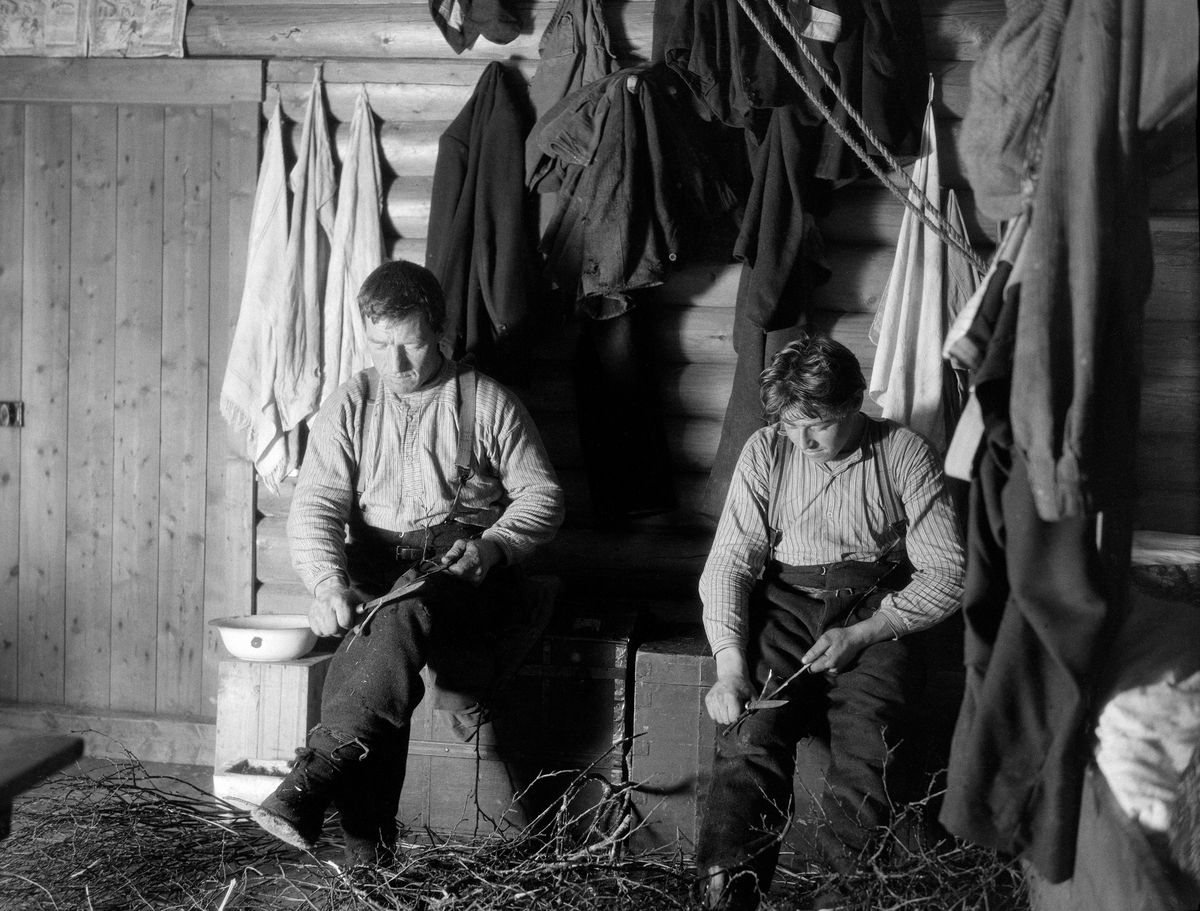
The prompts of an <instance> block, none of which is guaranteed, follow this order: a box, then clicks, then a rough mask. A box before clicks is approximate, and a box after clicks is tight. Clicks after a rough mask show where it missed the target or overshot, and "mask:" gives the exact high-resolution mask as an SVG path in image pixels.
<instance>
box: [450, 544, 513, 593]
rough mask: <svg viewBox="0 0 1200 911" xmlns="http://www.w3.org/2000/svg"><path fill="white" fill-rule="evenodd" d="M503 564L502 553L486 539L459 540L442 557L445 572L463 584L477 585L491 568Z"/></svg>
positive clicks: (497, 546)
mask: <svg viewBox="0 0 1200 911" xmlns="http://www.w3.org/2000/svg"><path fill="white" fill-rule="evenodd" d="M503 562H504V551H502V550H501V549H500V545H499V544H497V543H496V542H495V541H489V540H487V539H486V538H474V539H472V540H467V539H466V538H459V539H458V540H457V541H455V542H454V543H453V544H452V545H450V549H449V550H448V551H446V553H445V555H444V556H443V557H442V565H443V566H445V567H447V569H446V572H448V573H449V574H450V575H452V576H458V577H459V578H460V579H462V580H463V581H464V582H470V583H471V584H472V585H478V584H479V583H480V582H482V581H483V578H484V576H486V575H487V574H488V570H490V569H491V568H492V567H493V566H496V565H497V564H499V563H503Z"/></svg>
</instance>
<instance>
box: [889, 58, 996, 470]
mask: <svg viewBox="0 0 1200 911" xmlns="http://www.w3.org/2000/svg"><path fill="white" fill-rule="evenodd" d="M933 88H934V83H933V78H932V77H930V80H929V104H928V105H927V107H926V109H925V123H924V127H923V129H922V135H921V154H920V156H919V157H918V158H917V161H916V163H915V164H914V165H913V175H912V176H913V183H914V184H915V185H916V187H917V188H919V189H920V190H921V191H922V192H924V194H925V198H926V200H927V201H928V208H927V209H926V211H927V212H928V213H929V214H930V216H931V217H934V218H936V216H937V214H938V213H940V212H941V211H942V209H941V178H940V175H939V169H938V148H937V133H936V129H935V124H934V119H933ZM909 200H910V201H912V202H913V203H914V204H916V205H920V197H919V196H918V195H917V193H916V190H910V191H909ZM946 214H947V218H948V220H951V222H952V224H954V227H955V228H957V229H958V230H959V231H960V232H961V233H962V234H963V236H966V231H965V229H964V228H963V222H962V213H961V212H960V211H959V209H958V203H957V201H956V200H954V201H952V202H951V203H950V205H948V206H947V210H946ZM978 283H979V276H978V274H977V273H976V272H975V268H974V266H972V265H971V264H970V262H969V261H968V260H967V258H966V256H965V255H963V254H962V253H961V252H959V251H958V250H957V249H955V248H952V247H948V245H947V244H946V243H945V242H944V241H942V240H941V238H939V237H938V236H937V234H936V233H935V232H934V231H933V229H932V228H929V227H927V226H926V225H924V224H922V223H921V220H920V218H919V217H918V216H917V215H916V214H914V212H913V211H912V210H911V209H909V208H907V207H906V208H905V210H904V218H903V219H902V221H901V223H900V239H899V242H898V243H897V245H896V259H895V261H894V262H893V263H892V271H891V274H890V275H889V276H888V281H887V285H886V286H885V287H884V291H883V294H882V296H881V298H880V302H879V310H878V312H877V313H876V315H875V322H874V323H873V324H872V326H871V341H873V342H874V343H875V344H876V345H877V346H878V351H877V352H876V355H875V365H874V368H873V369H872V371H871V383H870V395H871V398H872V399H873V400H874V401H875V402H877V403H878V404H879V405H880V406H882V408H883V416H884V417H885V418H888V419H890V420H893V421H897V422H899V423H901V424H903V425H905V426H906V427H909V428H911V429H913V430H915V431H917V432H918V433H921V434H924V435H925V436H926V437H928V438H929V440H930V442H932V443H933V444H934V446H936V447H937V448H938V450H939V451H941V452H944V451H945V449H946V444H947V441H948V438H949V435H948V430H949V429H950V428H948V423H953V417H956V416H957V414H958V412H959V411H960V410H961V406H962V397H961V391H962V390H961V388H960V385H959V384H958V382H957V381H956V380H954V379H953V377H952V376H951V377H947V376H946V375H945V371H946V370H948V369H949V368H947V367H944V366H943V363H942V342H943V340H944V338H945V335H946V331H947V329H948V328H949V326H950V324H951V323H952V322H953V321H954V318H955V317H956V316H957V315H958V312H959V311H960V310H961V309H962V308H963V306H964V305H965V304H966V302H967V301H968V300H969V299H970V297H971V295H972V294H973V293H974V292H975V287H976V285H978ZM947 380H949V381H950V382H949V383H947ZM947 385H949V389H947V388H946V386H947ZM947 392H949V393H950V395H949V396H947V395H946V393H947ZM947 407H949V410H950V413H951V416H952V419H951V421H949V422H948V421H947V416H946V413H945V410H946V408H947Z"/></svg>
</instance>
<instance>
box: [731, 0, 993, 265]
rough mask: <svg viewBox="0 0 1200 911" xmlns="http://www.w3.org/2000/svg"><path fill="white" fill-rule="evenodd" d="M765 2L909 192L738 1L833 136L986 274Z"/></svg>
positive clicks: (781, 15)
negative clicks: (898, 183)
mask: <svg viewBox="0 0 1200 911" xmlns="http://www.w3.org/2000/svg"><path fill="white" fill-rule="evenodd" d="M764 2H765V3H766V5H767V7H768V8H769V9H770V10H771V12H773V13H774V14H775V18H776V19H778V20H779V22H780V23H781V24H782V25H783V27H784V28H785V29H787V32H788V34H789V35H790V36H791V37H792V40H793V41H794V42H795V43H796V47H797V48H799V50H800V53H801V54H803V55H804V57H805V59H807V60H808V62H809V63H810V64H812V67H813V69H815V70H816V71H817V74H818V75H819V76H820V77H821V79H822V81H823V82H824V83H825V85H827V86H828V87H829V90H830V91H831V92H832V93H833V97H834V98H835V99H837V102H838V103H839V104H840V105H841V106H842V109H843V110H844V111H845V112H846V114H847V115H849V117H850V119H851V120H853V121H854V123H855V124H857V126H858V128H859V129H860V130H861V131H862V134H863V136H865V137H866V138H867V139H868V140H869V141H870V143H871V145H873V146H874V147H875V148H876V149H877V150H878V151H879V153H880V157H882V158H883V159H884V161H886V162H887V163H888V165H889V166H890V167H891V168H892V171H893V172H894V173H899V174H901V175H903V177H904V180H905V182H906V183H907V184H908V191H909V192H905V191H904V189H902V188H901V187H899V186H897V185H896V183H895V182H894V181H892V180H891V178H889V177H888V176H887V174H885V173H884V172H883V169H882V168H881V167H879V164H878V163H877V162H876V161H875V160H874V159H873V158H872V157H871V155H870V154H869V153H868V152H867V150H866V149H865V148H864V147H863V145H862V143H860V142H859V141H858V140H857V139H856V138H855V137H854V136H852V135H851V134H850V131H849V130H847V129H846V127H845V126H843V125H842V124H841V123H839V122H838V121H837V120H836V119H834V116H833V110H832V109H831V108H829V107H828V106H827V105H826V104H825V102H823V101H822V100H821V98H820V95H819V93H818V92H817V91H816V90H815V89H813V87H812V86H810V85H809V84H808V83H807V82H806V81H805V79H804V77H803V76H802V75H801V73H800V70H799V68H798V67H797V66H796V64H795V63H793V62H792V60H791V58H790V57H789V56H788V55H787V54H785V53H784V51H783V48H782V47H780V45H779V42H778V41H776V40H775V38H774V36H772V35H771V34H769V33H768V32H767V28H766V26H765V25H764V24H763V20H762V19H761V18H760V17H759V15H758V13H756V12H755V11H754V10H753V9H752V8H751V6H750V0H738V6H740V7H741V8H742V12H744V13H745V14H746V17H747V18H748V19H749V20H750V22H751V24H752V25H753V26H754V27H755V28H756V29H757V30H758V33H759V35H760V36H761V37H762V39H763V42H764V43H765V44H766V45H767V47H769V48H770V49H771V51H772V52H773V53H774V54H775V56H776V57H778V58H779V62H780V63H782V64H783V67H784V69H785V70H787V72H788V74H789V75H790V76H791V77H792V79H793V80H795V82H796V84H797V85H798V86H800V89H801V91H803V92H804V94H805V95H807V96H808V99H809V101H811V102H812V103H813V106H814V107H816V109H817V110H818V111H819V112H820V113H821V116H823V117H824V118H825V120H826V121H827V122H828V123H829V125H830V126H831V127H833V129H834V132H836V133H837V134H838V136H840V137H841V139H842V141H843V142H845V143H846V145H847V146H849V148H850V150H851V151H852V152H854V154H855V155H857V156H858V157H859V158H861V159H862V161H863V163H864V164H865V165H866V166H867V169H868V170H869V171H870V172H871V173H872V174H874V175H875V176H876V177H877V178H879V181H880V182H881V183H882V184H883V185H884V186H885V187H887V188H888V190H890V191H891V193H892V195H893V196H895V197H896V198H897V199H899V200H900V201H901V202H902V203H904V205H905V206H907V207H908V208H909V209H911V210H912V211H913V212H915V213H916V215H917V217H918V218H920V219H921V222H922V224H924V225H926V226H927V227H928V228H930V229H931V230H933V232H934V233H935V234H937V236H938V237H940V238H941V239H942V240H944V241H945V242H946V243H948V244H950V245H951V246H952V247H954V248H955V249H956V250H958V251H959V252H960V253H962V254H963V255H964V256H966V257H967V259H968V260H970V262H971V265H973V266H974V267H975V268H976V269H978V270H979V272H980V274H982V273H984V272H986V271H987V265H986V263H984V261H983V258H982V257H981V256H980V255H979V254H978V253H976V252H975V248H974V247H972V246H971V243H970V241H968V240H967V239H966V238H965V237H964V236H963V235H962V232H960V231H959V230H958V229H957V228H955V227H954V225H952V224H951V223H950V222H949V221H947V220H946V218H945V216H943V215H942V213H941V212H940V211H939V210H938V209H937V208H935V207H934V206H933V205H932V204H931V203H930V202H929V199H928V197H926V195H925V192H924V191H923V190H922V189H921V188H920V187H918V186H917V184H916V182H915V181H913V179H912V177H911V176H909V174H908V172H907V171H905V170H904V168H902V167H901V166H900V163H899V162H898V161H897V160H896V159H895V157H894V156H893V155H892V154H891V153H890V152H889V151H888V150H887V149H886V148H884V146H883V143H882V142H880V140H879V138H878V137H876V136H875V134H874V133H873V132H872V131H871V128H870V127H868V126H867V124H866V123H865V122H864V121H863V118H862V115H861V114H859V113H858V111H856V110H855V109H854V108H853V107H852V106H851V104H850V103H849V101H847V99H846V96H845V95H844V94H843V93H842V91H841V89H840V88H838V86H837V84H836V82H834V80H833V77H832V76H830V75H829V73H828V72H826V71H825V68H824V67H823V66H821V64H820V63H819V62H818V61H817V59H816V57H815V56H814V55H813V53H812V52H811V51H810V50H809V49H808V48H807V47H806V46H805V44H804V41H803V40H802V39H801V37H800V33H799V32H798V31H797V30H796V26H795V24H794V23H793V22H792V20H791V19H790V18H789V17H788V15H787V14H786V13H785V12H784V11H783V10H782V9H780V7H779V5H778V4H777V2H776V0H764ZM912 194H915V195H916V196H917V198H918V200H919V203H918V202H917V201H914V200H913V199H912V198H911V196H912ZM930 212H932V213H933V216H935V217H931V216H930V214H929V213H930Z"/></svg>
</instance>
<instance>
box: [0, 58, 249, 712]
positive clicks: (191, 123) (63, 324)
mask: <svg viewBox="0 0 1200 911" xmlns="http://www.w3.org/2000/svg"><path fill="white" fill-rule="evenodd" d="M262 70H263V68H262V65H261V63H257V62H254V63H250V62H242V63H222V64H217V65H215V66H214V65H213V64H195V63H191V62H186V63H184V62H177V61H172V62H162V61H137V62H135V61H119V62H117V61H62V60H59V61H46V60H27V61H25V60H19V59H14V58H6V59H5V60H3V61H0V122H2V123H3V129H2V136H3V138H2V139H0V208H2V209H3V211H4V212H5V218H4V220H3V226H2V227H0V295H2V297H0V304H2V306H0V328H2V329H3V335H4V340H3V342H0V345H3V350H2V351H0V359H2V364H0V399H4V400H9V399H11V400H21V399H23V400H24V402H25V426H24V427H23V428H22V429H20V430H17V429H9V428H5V429H4V430H3V432H2V433H0V498H2V500H0V508H3V509H4V510H5V512H6V514H7V515H10V516H11V517H13V518H12V520H11V521H7V522H4V523H0V525H2V526H3V530H2V531H0V560H2V561H3V562H2V563H0V566H2V567H3V572H2V574H0V580H3V581H0V641H2V643H3V645H2V649H3V651H2V652H0V702H13V703H20V704H22V705H36V706H46V705H62V706H70V707H76V708H84V709H89V710H94V711H106V712H107V711H114V710H115V711H118V712H139V713H149V714H154V715H157V716H174V717H180V716H184V717H195V718H198V717H203V716H207V717H212V716H213V715H214V714H215V696H216V688H217V681H216V678H217V661H218V659H219V657H220V650H219V645H218V637H217V636H216V633H215V631H212V630H209V629H208V628H207V627H206V625H205V624H206V621H207V620H208V619H211V618H212V617H214V616H220V615H223V614H225V613H228V612H230V610H237V608H236V607H235V608H229V607H228V604H229V601H230V599H229V598H228V592H230V591H233V592H234V593H235V595H236V599H235V600H236V603H237V604H239V606H240V605H245V607H243V608H242V611H243V612H244V611H245V610H246V609H248V606H249V600H250V599H249V597H248V595H249V590H250V584H251V581H252V577H251V573H252V569H251V567H252V550H253V548H252V543H251V537H250V534H249V527H250V519H249V518H248V517H247V518H245V519H242V520H241V523H240V524H241V526H242V527H243V528H244V529H246V533H245V534H244V535H243V537H242V540H241V541H240V542H234V543H236V551H237V553H236V555H235V557H234V558H233V559H231V558H229V557H227V556H226V549H227V547H229V545H230V542H231V540H233V539H232V537H231V535H230V534H228V533H227V526H231V525H236V524H237V523H236V522H234V523H229V522H227V521H226V520H227V516H228V515H236V514H237V511H238V504H239V503H240V504H241V509H242V511H243V512H248V509H249V507H250V506H251V505H252V499H251V496H252V486H251V484H250V482H249V476H248V475H247V474H246V472H244V471H239V472H234V473H233V476H235V477H240V478H241V482H242V486H241V489H240V491H239V490H238V489H234V488H227V487H226V480H227V463H228V461H229V454H230V452H231V451H232V450H231V448H230V443H231V437H230V435H229V434H228V433H227V430H226V428H225V424H224V421H223V419H221V418H220V415H219V412H218V409H217V404H216V403H217V393H218V392H219V388H220V382H221V378H222V377H223V375H224V367H225V361H226V358H227V357H228V351H229V344H230V340H231V338H232V326H233V323H234V321H235V320H236V315H237V307H238V305H239V303H240V289H241V276H242V271H243V269H244V259H245V246H246V240H247V237H248V234H249V210H250V204H251V202H252V199H253V187H254V182H255V175H256V171H257V148H258V134H259V126H260V125H259V114H260V110H261V99H262ZM239 82H240V83H241V84H240V87H239V85H238V83H239ZM140 85H145V86H149V87H151V88H148V89H147V92H146V93H145V94H139V93H140V92H141V89H140V88H138V86H140ZM239 94H240V97H241V98H242V99H243V100H242V101H241V102H240V103H234V104H231V101H233V100H234V99H235V98H237V97H238V96H239ZM151 95H153V96H155V97H154V98H153V100H150V101H147V102H145V103H143V102H142V99H143V98H149V96H151ZM131 98H132V99H134V100H133V103H123V102H125V101H129V99H131ZM171 99H174V101H175V102H176V104H175V105H164V104H163V103H162V102H164V101H170V100H171ZM189 102H194V103H189ZM239 146H248V150H247V149H245V148H239ZM239 248H240V250H239ZM231 254H233V255H231ZM18 516H19V521H18V519H17V517H18ZM247 555H250V556H247ZM239 566H240V567H241V573H242V578H241V579H240V580H238V579H236V576H237V573H238V567H239Z"/></svg>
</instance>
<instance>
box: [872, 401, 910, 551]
mask: <svg viewBox="0 0 1200 911" xmlns="http://www.w3.org/2000/svg"><path fill="white" fill-rule="evenodd" d="M884 429H885V428H884V425H883V424H880V423H878V422H876V421H870V423H869V428H868V430H869V433H870V435H871V436H870V443H871V460H872V461H873V462H874V463H875V478H876V480H877V481H878V482H879V493H880V495H881V496H882V497H883V515H884V517H885V518H886V519H887V524H888V528H890V529H892V530H893V531H894V532H895V533H896V536H897V537H898V538H902V537H904V526H905V525H906V524H907V522H908V520H907V519H906V518H905V516H904V504H903V503H901V502H900V497H898V496H897V495H896V487H895V485H894V484H893V483H892V473H891V472H890V471H888V465H887V451H886V449H885V448H884V445H883V431H884Z"/></svg>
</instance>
